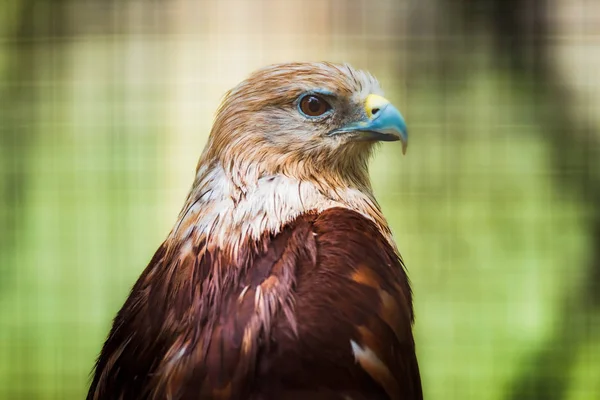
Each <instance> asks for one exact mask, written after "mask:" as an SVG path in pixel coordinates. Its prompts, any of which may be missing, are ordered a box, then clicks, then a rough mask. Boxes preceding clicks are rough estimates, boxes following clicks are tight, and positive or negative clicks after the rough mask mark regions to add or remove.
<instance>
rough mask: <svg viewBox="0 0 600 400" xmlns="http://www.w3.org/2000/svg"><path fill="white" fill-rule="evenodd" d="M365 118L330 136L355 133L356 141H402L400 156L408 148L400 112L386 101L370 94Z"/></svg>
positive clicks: (406, 131) (366, 102)
mask: <svg viewBox="0 0 600 400" xmlns="http://www.w3.org/2000/svg"><path fill="white" fill-rule="evenodd" d="M364 106H365V114H366V118H364V119H361V120H359V121H355V122H352V123H350V124H348V125H346V126H343V127H342V128H339V129H336V130H335V131H333V132H331V135H338V134H343V133H356V136H354V137H355V138H356V139H358V140H376V141H379V140H381V141H385V142H391V141H396V140H401V141H402V154H405V153H406V147H407V146H408V130H407V129H406V123H405V122H404V118H403V117H402V114H400V111H398V109H397V108H396V107H394V106H393V105H392V104H391V103H390V102H389V101H388V100H387V99H385V98H383V97H381V96H378V95H376V94H370V95H369V96H367V98H366V100H365V104H364Z"/></svg>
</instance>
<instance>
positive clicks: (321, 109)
mask: <svg viewBox="0 0 600 400" xmlns="http://www.w3.org/2000/svg"><path fill="white" fill-rule="evenodd" d="M329 110H331V106H330V105H329V103H328V102H326V101H325V100H324V99H323V98H322V97H319V96H316V95H314V94H309V95H307V96H304V97H303V98H302V99H301V100H300V111H302V112H303V113H304V114H305V115H307V116H309V117H319V116H321V115H323V114H325V113H326V112H327V111H329Z"/></svg>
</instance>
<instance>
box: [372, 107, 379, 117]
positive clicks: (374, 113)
mask: <svg viewBox="0 0 600 400" xmlns="http://www.w3.org/2000/svg"><path fill="white" fill-rule="evenodd" d="M378 112H379V108H374V109H372V110H371V115H372V116H375V115H377V113H378Z"/></svg>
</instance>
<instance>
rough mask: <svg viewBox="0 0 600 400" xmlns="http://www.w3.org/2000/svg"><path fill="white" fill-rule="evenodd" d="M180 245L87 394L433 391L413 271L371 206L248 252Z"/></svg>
mask: <svg viewBox="0 0 600 400" xmlns="http://www.w3.org/2000/svg"><path fill="white" fill-rule="evenodd" d="M175 254H177V253H174V254H173V253H172V254H171V255H169V254H168V252H166V251H165V248H164V246H163V247H161V248H160V249H159V250H158V251H157V253H156V255H155V256H154V258H153V259H152V261H151V262H150V265H149V266H148V268H147V269H146V270H145V272H144V273H143V275H142V276H141V277H140V279H139V281H138V282H137V283H136V285H135V287H134V288H133V290H132V292H131V295H130V296H129V298H128V300H127V301H126V303H125V305H124V306H123V308H122V310H121V311H120V312H119V314H118V316H117V318H116V319H115V323H114V327H113V329H112V331H111V332H110V335H109V337H108V339H107V341H106V343H105V345H104V348H103V350H102V354H101V356H100V358H99V360H98V364H97V368H96V374H95V376H94V380H93V383H92V386H91V388H90V391H89V395H88V399H90V400H92V399H115V398H123V399H288V398H289V399H293V398H306V399H312V398H323V399H343V398H352V399H363V398H365V399H366V398H368V399H420V398H422V394H421V386H420V380H419V371H418V366H417V360H416V357H415V347H414V342H413V337H412V333H411V323H412V318H413V314H412V305H411V292H410V288H409V286H408V280H407V278H406V275H405V273H404V269H403V266H402V264H401V262H400V260H399V259H398V257H397V256H396V254H395V251H394V249H393V248H392V247H391V246H390V245H389V244H388V243H387V241H386V240H385V238H384V237H383V236H382V235H381V233H380V232H379V230H378V229H377V227H376V225H375V224H374V223H373V222H371V221H369V220H368V219H366V218H365V217H363V216H362V215H360V214H358V213H356V212H354V211H350V210H346V209H342V208H333V209H329V210H326V211H324V212H322V213H319V214H306V215H303V216H301V217H299V218H297V219H296V220H295V221H293V222H292V223H290V224H288V225H287V226H285V227H284V228H283V229H282V231H281V232H280V233H279V234H277V235H267V236H265V237H264V238H262V239H261V240H259V241H257V242H254V243H246V244H244V246H243V249H241V252H240V257H239V259H237V260H232V259H227V258H226V257H223V254H221V253H220V252H219V251H218V250H216V251H214V252H201V251H199V249H198V248H190V249H188V254H187V255H186V256H185V257H180V256H175ZM198 254H202V256H201V257H198V256H197V255H198ZM215 263H216V264H221V265H225V264H226V265H227V266H228V268H222V269H220V270H216V269H215V268H214V265H215ZM169 265H173V266H176V271H175V270H174V269H173V268H169V267H168V266H169ZM215 271H221V276H219V277H218V279H217V277H216V276H214V275H213V274H214V273H215ZM215 279H216V280H218V281H219V284H218V285H215V284H214V282H215Z"/></svg>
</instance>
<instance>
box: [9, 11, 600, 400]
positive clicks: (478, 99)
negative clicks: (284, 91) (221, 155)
mask: <svg viewBox="0 0 600 400" xmlns="http://www.w3.org/2000/svg"><path fill="white" fill-rule="evenodd" d="M599 27H600V9H599V7H598V6H597V5H596V4H595V3H593V2H592V1H591V0H588V1H587V2H586V1H584V0H578V1H571V2H569V1H567V0H562V1H560V0H553V1H551V0H547V1H533V0H523V1H504V2H503V1H471V2H467V1H465V2H454V1H450V0H422V1H419V0H413V1H403V2H402V1H392V0H383V1H379V2H367V1H362V0H361V1H358V0H351V1H341V0H336V1H333V0H332V1H312V0H308V1H303V2H296V1H291V0H286V1H274V0H273V1H266V0H263V1H255V2H249V1H243V0H235V1H232V0H224V1H223V0H222V1H217V0H208V1H191V0H171V1H150V0H148V1H139V0H138V1H108V0H106V1H100V0H97V1H93V0H81V1H66V0H55V1H39V0H38V1H34V0H6V1H5V2H4V3H3V4H2V5H0V224H1V226H2V229H0V398H2V399H4V398H6V399H38V398H39V399H71V398H73V399H77V398H83V397H84V394H85V392H86V386H87V384H88V374H89V372H90V370H91V368H92V365H93V362H94V359H95V357H96V355H97V353H98V352H99V350H100V347H101V344H102V341H103V339H104V338H105V336H106V334H107V332H108V329H109V326H110V322H111V318H112V317H113V316H114V314H115V313H116V311H117V310H118V308H119V307H120V306H121V304H122V302H123V301H124V299H125V297H126V295H127V293H128V290H129V288H130V287H131V285H132V284H133V282H134V281H135V279H136V278H137V276H138V275H139V273H140V272H141V271H142V269H143V268H144V267H145V266H146V263H147V262H148V261H149V259H150V257H151V255H152V254H153V251H154V250H155V249H156V248H157V246H158V245H159V243H160V242H161V240H162V239H163V238H164V237H165V235H166V233H167V232H168V230H169V229H170V227H171V225H172V224H173V222H174V221H175V218H176V215H177V213H178V211H179V208H180V206H181V205H182V203H183V200H184V197H185V194H186V193H187V190H188V189H189V186H190V185H191V182H192V177H193V171H194V167H195V164H196V161H197V158H198V156H199V154H200V152H201V150H202V148H203V145H204V143H205V140H206V137H207V134H208V132H209V129H210V125H211V122H212V115H213V112H214V111H215V109H216V108H217V105H218V103H219V100H220V98H221V96H222V94H223V93H224V92H225V91H226V90H227V89H228V88H230V87H231V86H233V85H234V84H236V83H237V82H238V81H239V80H241V79H242V78H243V77H244V76H246V75H247V74H248V73H249V72H250V71H252V70H253V69H255V68H258V67H260V66H263V65H265V64H269V63H273V62H282V61H292V60H329V61H337V62H343V61H348V62H350V63H352V64H353V65H355V66H356V67H360V68H364V69H368V70H370V71H371V72H373V73H374V74H375V75H376V76H377V77H378V78H379V79H380V81H381V82H382V84H383V87H384V89H385V90H386V92H387V95H388V97H389V98H390V99H392V100H393V101H394V103H396V104H398V105H399V106H400V108H401V109H402V110H403V113H404V114H405V116H406V118H407V121H408V124H409V128H410V131H411V144H410V149H409V151H408V154H407V156H406V157H400V155H399V153H398V152H397V148H395V147H393V146H389V147H388V146H382V148H381V150H380V151H379V152H378V154H377V156H376V157H375V159H374V161H373V164H372V168H371V174H372V176H373V179H374V182H373V185H374V188H375V192H376V195H377V196H378V198H379V200H380V202H381V203H382V206H383V208H384V211H385V213H386V215H387V216H388V217H389V219H390V222H391V225H392V228H393V230H394V234H395V237H396V240H397V242H398V244H399V248H400V250H401V252H402V254H403V257H404V258H405V260H406V262H407V266H408V269H409V272H410V276H411V279H412V282H413V287H414V291H415V307H416V314H417V322H416V327H415V329H416V336H417V338H416V339H417V346H418V354H419V360H420V364H421V370H422V377H423V384H424V390H425V395H426V397H427V398H428V399H470V398H472V399H502V398H506V399H525V398H531V399H598V398H600V361H599V360H600V214H599V210H598V204H600V144H599V143H600V134H599V130H598V128H599V126H600V87H599V85H600V74H598V73H597V71H598V67H600V28H599Z"/></svg>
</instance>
